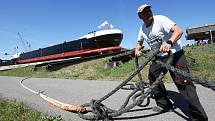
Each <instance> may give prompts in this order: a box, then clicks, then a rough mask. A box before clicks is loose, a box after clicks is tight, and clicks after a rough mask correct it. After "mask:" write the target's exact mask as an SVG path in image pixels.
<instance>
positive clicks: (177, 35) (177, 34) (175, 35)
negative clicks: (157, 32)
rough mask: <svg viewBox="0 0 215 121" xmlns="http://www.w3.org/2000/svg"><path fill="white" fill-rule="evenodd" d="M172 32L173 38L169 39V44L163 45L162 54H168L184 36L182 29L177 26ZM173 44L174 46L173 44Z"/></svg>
mask: <svg viewBox="0 0 215 121" xmlns="http://www.w3.org/2000/svg"><path fill="white" fill-rule="evenodd" d="M170 31H171V32H172V36H171V37H170V39H169V42H167V43H165V44H163V45H162V46H161V47H160V51H161V52H168V51H169V50H170V48H171V46H172V44H174V43H175V42H177V41H178V40H179V39H180V38H181V36H182V34H183V31H182V30H181V28H180V27H178V26H177V25H174V26H173V27H172V28H171V30H170ZM171 43H172V44H171Z"/></svg>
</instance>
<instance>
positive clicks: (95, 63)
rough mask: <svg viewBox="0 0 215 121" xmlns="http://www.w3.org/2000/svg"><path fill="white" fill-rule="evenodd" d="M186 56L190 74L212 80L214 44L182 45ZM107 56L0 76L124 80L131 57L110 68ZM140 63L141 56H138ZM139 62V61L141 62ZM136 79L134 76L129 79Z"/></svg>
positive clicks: (8, 72)
mask: <svg viewBox="0 0 215 121" xmlns="http://www.w3.org/2000/svg"><path fill="white" fill-rule="evenodd" d="M185 51H186V55H187V56H189V57H192V58H194V59H195V60H196V63H193V62H192V60H191V59H188V63H189V65H190V67H191V73H192V74H193V75H196V76H198V77H201V78H203V79H207V80H212V81H214V80H215V76H213V74H214V73H215V44H210V45H204V46H192V47H186V48H185ZM109 59H110V57H107V58H102V59H95V60H92V61H87V62H82V63H79V64H75V65H70V66H68V67H65V68H62V69H60V70H57V71H52V72H49V71H46V69H45V67H42V68H40V69H39V70H38V71H33V67H26V68H20V69H14V70H8V71H1V72H0V75H2V76H19V77H20V76H22V77H23V76H24V77H26V76H33V77H41V78H44V77H46V78H64V79H83V80H125V79H126V78H127V77H128V76H129V75H130V74H131V73H132V72H133V71H134V69H135V63H134V60H132V61H129V62H128V63H125V64H121V65H119V66H117V67H113V68H105V63H106V62H108V60H109ZM140 61H141V62H143V59H140ZM141 62H140V63H141ZM141 74H142V76H143V78H144V79H145V80H147V75H148V66H147V67H146V68H145V69H143V71H141ZM133 80H134V81H136V80H138V78H137V77H135V78H134V79H133ZM164 81H165V82H171V78H170V76H169V74H167V76H166V77H165V78H164Z"/></svg>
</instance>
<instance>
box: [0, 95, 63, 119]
mask: <svg viewBox="0 0 215 121" xmlns="http://www.w3.org/2000/svg"><path fill="white" fill-rule="evenodd" d="M0 121H62V119H61V118H60V117H52V116H48V115H44V114H41V113H40V112H37V111H33V110H31V109H30V108H29V107H27V106H25V105H24V104H23V103H21V102H17V101H5V100H3V99H1V98H0Z"/></svg>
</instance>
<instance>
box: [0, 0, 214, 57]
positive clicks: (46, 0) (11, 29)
mask: <svg viewBox="0 0 215 121" xmlns="http://www.w3.org/2000/svg"><path fill="white" fill-rule="evenodd" d="M0 3H1V4H0V42H1V43H0V58H1V59H8V58H9V56H5V55H4V53H9V54H12V53H13V52H14V49H13V48H14V47H17V46H18V47H19V48H18V49H17V50H18V51H24V47H23V45H22V43H21V41H20V39H19V37H18V35H17V33H18V32H19V33H21V35H22V38H23V40H24V41H28V42H29V43H30V44H31V47H32V49H33V50H34V49H38V48H42V47H46V46H49V45H53V44H58V43H61V42H63V41H69V40H73V39H77V38H79V37H80V36H83V35H85V34H86V33H88V32H91V31H94V30H99V29H98V28H97V27H98V26H99V25H100V24H101V23H103V22H104V21H106V20H107V21H109V22H110V23H111V24H113V26H114V27H115V28H118V29H121V30H122V31H123V34H124V38H123V41H122V43H121V46H122V47H125V48H134V47H135V41H136V38H137V35H138V31H139V27H140V25H141V24H142V21H141V20H139V18H138V17H137V14H136V11H137V8H138V6H140V5H141V4H144V3H147V4H150V5H151V6H152V11H153V13H154V15H157V14H162V15H166V16H168V17H169V18H170V19H172V20H173V21H175V22H176V23H177V24H178V25H179V26H180V27H181V28H182V29H183V30H184V35H185V30H186V28H187V27H189V26H192V25H202V24H206V23H213V22H215V20H214V19H215V12H214V11H215V7H214V5H215V1H214V0H150V1H147V0H0ZM184 35H183V37H182V43H183V45H186V44H187V43H189V41H187V40H186V39H185V37H184Z"/></svg>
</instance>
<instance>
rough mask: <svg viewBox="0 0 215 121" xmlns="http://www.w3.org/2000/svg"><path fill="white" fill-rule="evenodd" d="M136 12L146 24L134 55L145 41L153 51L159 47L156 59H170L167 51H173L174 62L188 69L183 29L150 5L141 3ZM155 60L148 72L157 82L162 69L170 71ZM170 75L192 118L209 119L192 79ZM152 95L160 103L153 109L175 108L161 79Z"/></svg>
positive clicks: (149, 76)
mask: <svg viewBox="0 0 215 121" xmlns="http://www.w3.org/2000/svg"><path fill="white" fill-rule="evenodd" d="M137 13H138V16H139V18H140V19H141V20H143V22H144V23H143V25H142V26H141V27H140V31H139V35H138V39H137V45H136V49H135V55H136V56H140V55H141V51H140V49H141V47H142V45H143V41H146V42H147V43H148V44H149V46H150V47H151V49H152V50H159V51H160V52H162V53H160V54H158V55H156V57H155V60H160V61H162V62H166V61H167V60H168V54H167V52H169V51H170V50H171V52H172V53H173V61H172V63H171V65H172V66H174V67H177V68H179V69H181V70H184V71H186V72H189V70H188V68H187V62H186V58H185V55H184V51H183V49H182V46H181V42H180V38H181V36H182V34H183V32H182V30H181V29H180V28H179V27H178V26H177V25H176V23H174V22H173V21H172V20H170V19H169V18H168V17H166V16H163V15H156V16H153V14H152V11H151V6H150V5H146V4H144V5H141V6H140V7H139V8H138V11H137ZM155 60H154V61H153V62H152V64H151V65H150V69H149V74H148V78H149V80H150V83H151V84H152V83H153V82H154V81H156V78H158V76H159V74H160V73H161V72H164V73H166V72H167V71H168V70H167V69H166V68H164V67H162V66H161V65H159V64H157V63H156V61H155ZM170 75H171V77H172V79H173V81H174V83H175V85H176V86H177V88H178V90H179V92H180V93H181V94H182V95H183V97H184V98H185V100H186V101H187V103H188V106H189V107H188V113H189V115H190V119H191V120H193V121H194V120H195V121H207V120H208V117H207V115H206V113H205V111H204V109H203V107H202V105H201V103H200V102H199V99H198V96H197V93H196V87H195V86H194V84H193V82H192V81H191V80H189V79H187V78H185V77H183V76H181V75H179V74H177V73H174V72H172V71H170ZM153 94H154V96H155V101H156V104H157V106H155V107H154V108H153V110H154V111H156V112H167V111H169V110H172V109H173V106H172V103H171V101H170V100H169V98H168V96H167V92H166V88H165V86H164V84H163V82H161V83H160V84H159V85H158V86H157V87H156V88H155V89H154V90H153Z"/></svg>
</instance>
